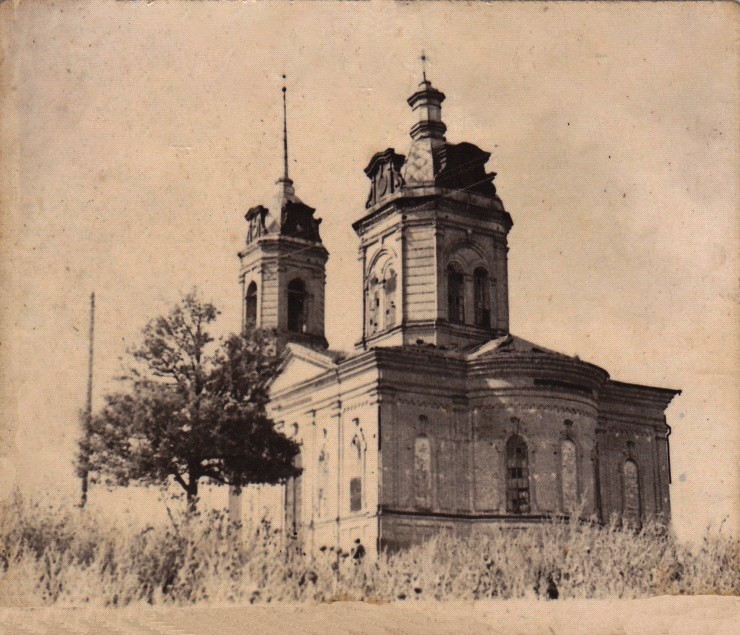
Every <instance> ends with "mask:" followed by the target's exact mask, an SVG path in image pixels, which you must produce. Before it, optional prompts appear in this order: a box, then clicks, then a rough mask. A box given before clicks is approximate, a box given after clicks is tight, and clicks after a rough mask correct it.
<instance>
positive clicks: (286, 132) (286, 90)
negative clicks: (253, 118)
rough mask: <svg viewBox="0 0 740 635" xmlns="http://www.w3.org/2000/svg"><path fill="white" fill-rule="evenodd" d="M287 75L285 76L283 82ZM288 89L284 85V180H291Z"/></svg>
mask: <svg viewBox="0 0 740 635" xmlns="http://www.w3.org/2000/svg"><path fill="white" fill-rule="evenodd" d="M284 81H285V75H283V82H284ZM287 92H288V88H287V87H286V86H285V84H283V171H284V174H283V179H285V180H286V181H288V180H290V179H289V177H288V106H287V97H286V93H287Z"/></svg>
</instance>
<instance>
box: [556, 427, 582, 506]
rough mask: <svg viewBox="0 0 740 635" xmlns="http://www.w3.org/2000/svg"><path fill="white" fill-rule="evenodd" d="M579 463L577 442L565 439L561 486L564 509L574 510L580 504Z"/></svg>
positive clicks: (561, 458) (561, 453) (561, 447)
mask: <svg viewBox="0 0 740 635" xmlns="http://www.w3.org/2000/svg"><path fill="white" fill-rule="evenodd" d="M577 470H578V464H577V454H576V444H575V443H573V441H571V440H570V439H563V442H562V443H561V444H560V486H561V489H562V495H563V511H564V512H565V513H567V514H570V513H571V512H573V510H574V509H575V508H576V505H577V504H578V471H577Z"/></svg>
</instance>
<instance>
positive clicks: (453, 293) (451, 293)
mask: <svg viewBox="0 0 740 635" xmlns="http://www.w3.org/2000/svg"><path fill="white" fill-rule="evenodd" d="M447 313H448V319H449V321H450V322H456V323H458V324H464V323H465V274H464V273H463V270H462V267H460V265H458V264H457V263H454V262H451V263H450V264H449V265H448V266H447Z"/></svg>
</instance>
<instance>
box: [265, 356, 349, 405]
mask: <svg viewBox="0 0 740 635" xmlns="http://www.w3.org/2000/svg"><path fill="white" fill-rule="evenodd" d="M335 367H336V364H335V362H334V360H333V359H332V358H331V357H330V356H329V355H324V354H322V353H319V352H317V351H315V350H313V349H311V348H307V347H305V346H301V345H300V344H295V343H291V344H288V346H286V347H285V352H284V353H283V362H282V365H281V367H280V370H279V371H278V374H277V376H276V377H275V379H274V380H273V381H272V384H271V385H270V393H271V394H276V393H279V392H282V391H283V390H287V389H288V388H291V387H292V386H296V385H298V384H302V383H304V382H306V381H308V380H309V379H313V378H314V377H318V376H319V375H321V374H323V373H325V372H326V371H327V370H331V369H333V368H335Z"/></svg>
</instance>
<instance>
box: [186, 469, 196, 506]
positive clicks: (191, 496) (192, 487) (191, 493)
mask: <svg viewBox="0 0 740 635" xmlns="http://www.w3.org/2000/svg"><path fill="white" fill-rule="evenodd" d="M185 491H186V492H187V497H188V516H192V515H193V514H195V511H196V509H197V507H198V477H197V476H196V477H194V476H191V477H190V482H189V483H188V487H187V489H186V490H185Z"/></svg>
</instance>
